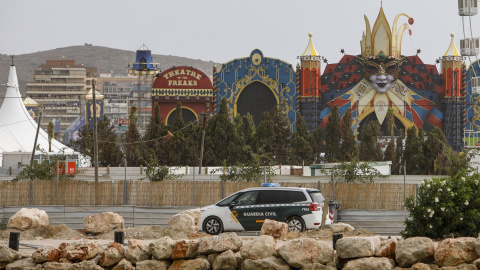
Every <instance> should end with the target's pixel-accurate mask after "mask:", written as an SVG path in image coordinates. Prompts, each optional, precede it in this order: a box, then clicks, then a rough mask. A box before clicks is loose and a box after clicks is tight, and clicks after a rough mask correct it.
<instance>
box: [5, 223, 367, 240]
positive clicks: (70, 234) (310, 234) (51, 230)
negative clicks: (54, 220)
mask: <svg viewBox="0 0 480 270" xmlns="http://www.w3.org/2000/svg"><path fill="white" fill-rule="evenodd" d="M123 231H124V232H125V240H128V239H139V240H151V239H159V238H162V237H164V236H170V238H172V239H174V240H178V239H195V238H200V237H203V236H207V235H208V234H206V233H204V232H198V233H195V234H190V235H186V234H185V233H183V232H180V231H176V230H174V229H172V228H169V227H162V226H158V225H154V226H141V227H129V228H125V229H123ZM10 232H20V240H43V239H55V240H79V239H99V240H109V239H110V240H111V239H114V231H110V232H106V233H103V234H98V235H92V234H86V233H85V231H84V230H72V229H70V228H68V227H67V226H66V225H64V224H62V225H49V226H44V227H41V228H36V229H30V230H26V231H19V230H15V229H9V230H0V240H2V241H8V239H9V236H10ZM342 234H343V237H349V236H370V235H373V234H371V233H370V232H368V231H366V230H362V229H355V230H354V231H352V232H343V233H342ZM332 235H333V232H332V230H331V229H330V228H326V229H313V230H307V231H305V232H289V233H288V235H287V239H296V238H314V239H316V240H326V241H331V240H332ZM252 238H253V237H252Z"/></svg>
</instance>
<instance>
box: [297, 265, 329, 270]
mask: <svg viewBox="0 0 480 270" xmlns="http://www.w3.org/2000/svg"><path fill="white" fill-rule="evenodd" d="M301 270H337V268H336V267H335V266H331V265H323V264H321V263H312V264H307V265H304V266H303V267H302V269H301Z"/></svg>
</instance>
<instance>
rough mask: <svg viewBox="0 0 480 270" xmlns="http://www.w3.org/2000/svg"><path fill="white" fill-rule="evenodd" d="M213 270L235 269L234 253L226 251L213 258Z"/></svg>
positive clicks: (235, 259)
mask: <svg viewBox="0 0 480 270" xmlns="http://www.w3.org/2000/svg"><path fill="white" fill-rule="evenodd" d="M212 268H213V270H229V269H236V268H237V258H236V257H235V253H233V251H231V250H227V251H225V252H223V253H220V254H219V255H218V256H216V257H215V259H214V260H213V263H212Z"/></svg>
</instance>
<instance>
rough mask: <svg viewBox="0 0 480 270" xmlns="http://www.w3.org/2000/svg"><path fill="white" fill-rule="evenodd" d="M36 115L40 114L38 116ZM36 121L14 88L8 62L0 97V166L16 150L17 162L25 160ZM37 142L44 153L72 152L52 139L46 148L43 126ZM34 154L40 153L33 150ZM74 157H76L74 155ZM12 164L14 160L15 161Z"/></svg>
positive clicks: (14, 76) (14, 74) (13, 71)
mask: <svg viewBox="0 0 480 270" xmlns="http://www.w3.org/2000/svg"><path fill="white" fill-rule="evenodd" d="M39 117H40V116H39ZM40 121H41V120H40ZM37 129H38V125H37V122H36V121H35V120H34V119H33V118H32V116H31V114H30V113H29V112H28V111H27V108H26V107H25V105H24V103H23V100H22V97H21V95H20V91H19V88H18V78H17V71H16V68H15V66H14V65H13V63H12V65H11V66H10V73H9V76H8V83H7V90H6V92H4V93H1V97H0V158H1V159H2V161H1V162H2V167H4V166H3V165H4V163H5V159H4V157H5V155H6V154H7V153H14V152H15V153H16V154H15V156H17V157H18V156H19V155H18V154H19V153H21V154H22V155H21V157H20V160H19V161H18V162H20V163H22V164H28V163H29V162H30V158H31V154H32V152H33V148H34V144H35V137H36V134H37ZM37 145H38V146H39V148H40V149H42V150H43V151H45V152H47V153H48V154H58V153H62V152H63V153H65V154H70V155H74V154H76V153H74V151H73V150H72V149H71V148H68V147H67V146H65V145H63V144H62V143H60V142H58V141H57V140H55V139H52V140H51V151H50V152H49V140H48V134H47V133H46V132H45V131H44V130H43V129H41V128H40V129H38V138H37ZM36 154H40V153H39V152H36ZM77 158H78V157H77ZM15 164H17V163H16V162H15Z"/></svg>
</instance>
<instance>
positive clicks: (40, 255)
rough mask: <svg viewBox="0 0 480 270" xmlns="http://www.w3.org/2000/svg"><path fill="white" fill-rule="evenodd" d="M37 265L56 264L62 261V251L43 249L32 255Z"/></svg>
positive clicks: (51, 248)
mask: <svg viewBox="0 0 480 270" xmlns="http://www.w3.org/2000/svg"><path fill="white" fill-rule="evenodd" d="M32 258H33V261H34V262H35V263H44V262H56V261H58V259H60V250H59V249H58V248H54V247H42V248H39V249H37V250H35V251H34V252H33V253H32Z"/></svg>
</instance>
